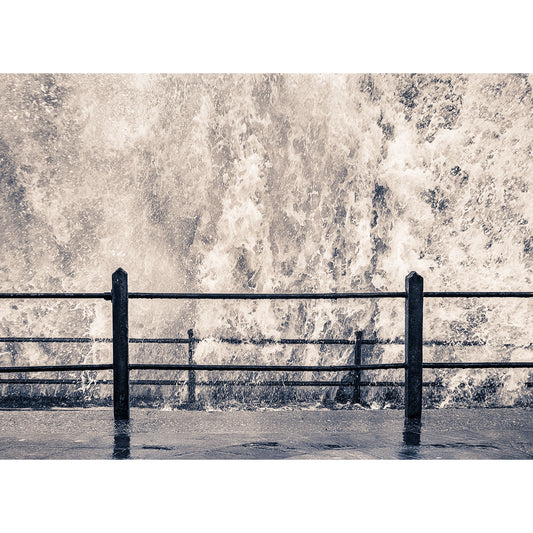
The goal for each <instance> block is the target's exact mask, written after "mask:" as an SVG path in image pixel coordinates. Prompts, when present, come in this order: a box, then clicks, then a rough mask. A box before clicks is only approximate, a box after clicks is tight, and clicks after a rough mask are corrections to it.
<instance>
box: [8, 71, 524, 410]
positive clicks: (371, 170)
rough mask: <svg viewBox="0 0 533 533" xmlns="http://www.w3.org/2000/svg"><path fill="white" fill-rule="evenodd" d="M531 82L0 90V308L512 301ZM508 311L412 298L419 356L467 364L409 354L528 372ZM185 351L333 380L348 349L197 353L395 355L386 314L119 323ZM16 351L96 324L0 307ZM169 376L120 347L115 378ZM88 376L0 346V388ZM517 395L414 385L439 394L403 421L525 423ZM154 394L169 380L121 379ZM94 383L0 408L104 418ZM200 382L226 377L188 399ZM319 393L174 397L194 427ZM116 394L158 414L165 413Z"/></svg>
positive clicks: (214, 312)
mask: <svg viewBox="0 0 533 533" xmlns="http://www.w3.org/2000/svg"><path fill="white" fill-rule="evenodd" d="M531 83H532V78H531V76H530V75H499V74H498V75H450V76H447V75H5V74H4V75H0V117H1V119H0V231H1V240H0V244H1V252H0V253H1V260H0V291H2V292H17V291H20V292H22V291H36V292H38V291H42V292H44V291H50V292H53V291H57V292H63V291H65V292H70V291H73V292H74V291H78V292H83V291H91V292H92V291H94V292H97V291H109V290H110V287H111V273H112V272H113V271H114V270H115V269H116V268H118V267H123V268H124V269H125V270H126V271H127V272H128V276H129V286H130V290H131V291H161V292H164V291H168V292H179V291H188V292H195V291H198V292H209V291H213V292H276V291H279V292H329V291H338V292H341V291H375V290H386V291H400V290H403V288H404V278H405V276H406V275H407V274H408V273H409V271H411V270H416V271H417V272H418V273H419V274H421V275H422V276H423V277H424V283H425V290H434V291H438V290H465V291H467V290H471V291H476V290H506V291H507V290H509V291H513V290H514V291H527V290H532V287H533V277H532V274H533V232H532V230H531V224H532V223H533V194H532V189H533V179H532V175H533V174H532V170H533V169H532V151H533V94H532V89H531ZM532 311H533V304H532V303H531V302H530V300H529V299H516V300H515V299H492V300H491V299H470V300H467V299H460V300H446V301H444V300H440V299H428V300H426V302H425V317H424V337H425V340H434V339H435V340H445V341H462V340H476V341H477V340H479V341H486V342H487V345H486V346H483V347H449V346H448V347H446V346H441V347H425V350H424V357H425V360H426V361H431V360H434V361H440V360H443V361H456V360H457V361H460V360H462V361H475V360H477V361H492V360H496V361H509V360H511V361H522V360H528V361H530V360H531V359H532V354H533V351H532V350H531V349H528V348H527V346H528V345H530V343H532V342H533V339H532V338H531V332H532V331H533V318H532V315H533V313H532ZM189 328H193V329H194V332H195V335H197V336H198V337H201V338H208V339H209V340H206V341H204V342H202V343H200V344H199V345H198V348H197V352H196V361H197V362H198V363H204V362H206V363H207V362H209V363H215V362H227V363H241V362H242V363H250V364H253V363H289V362H291V363H302V364H339V363H343V362H347V361H348V362H351V359H350V358H351V357H352V350H351V349H350V348H342V347H338V346H332V347H328V348H326V347H319V346H308V347H286V348H283V347H280V346H266V347H251V346H240V347H239V346H232V345H225V344H221V343H219V342H217V341H216V340H215V339H216V338H217V337H221V336H225V337H229V336H234V337H242V338H251V337H254V338H257V337H268V338H280V337H294V338H296V337H302V338H310V339H311V338H353V337H354V336H355V331H357V330H362V331H363V332H364V333H363V336H364V338H376V339H394V338H398V337H402V336H403V332H404V310H403V300H356V301H352V300H339V301H337V302H330V301H305V302H298V301H288V302H284V301H273V302H269V301H258V302H254V301H249V302H237V301H229V302H224V301H207V302H185V301H157V300H156V301H145V300H132V301H130V336H132V337H172V336H175V337H185V336H186V331H187V329H189ZM39 335H42V336H94V337H105V336H110V335H111V309H110V304H109V302H103V301H102V302H96V301H74V300H72V301H69V300H65V301H61V300H57V301H55V300H49V301H46V300H42V301H24V300H20V301H15V300H3V301H2V302H1V303H0V336H39ZM509 344H511V345H513V346H511V347H510V346H504V345H509ZM186 359H187V353H186V349H185V347H180V346H173V345H149V346H140V345H132V346H130V361H131V362H179V361H182V362H185V361H186ZM363 360H364V361H368V362H369V361H386V362H398V361H402V360H403V346H380V347H379V346H376V347H374V348H368V347H367V348H365V349H364V351H363ZM110 361H111V349H110V346H109V345H100V344H95V345H90V344H87V345H73V344H67V345H61V344H44V343H43V344H36V343H32V344H1V345H0V364H2V365H16V364H20V365H22V364H55V363H57V364H60V363H66V362H72V363H98V362H110ZM206 374H207V373H206ZM402 374H403V373H402V372H399V371H398V372H393V371H378V372H368V373H367V375H365V376H364V379H366V380H370V379H379V380H400V381H401V380H402V379H403V375H402ZM50 375H52V374H50ZM75 375H77V374H73V376H75ZM248 375H249V374H247V376H248ZM530 375H531V372H529V371H528V370H519V369H515V370H502V369H498V370H468V371H467V370H446V371H427V372H425V379H426V378H427V380H428V381H429V380H431V379H434V378H435V376H436V377H437V378H438V379H441V380H442V382H443V383H444V384H445V387H444V388H443V389H439V390H433V389H431V390H428V389H425V395H426V401H427V402H428V403H429V404H431V405H436V406H448V405H466V404H467V405H474V404H476V405H524V404H526V405H531V402H532V397H531V392H530V391H531V389H527V388H526V387H525V382H526V381H527V380H528V379H529V380H531V377H530ZM169 376H175V377H176V378H178V377H179V376H180V374H178V373H174V374H172V373H161V372H159V373H156V372H153V373H152V374H150V373H147V372H143V373H142V374H141V373H138V374H136V373H134V372H132V376H131V377H132V379H137V378H145V377H154V378H155V377H161V378H165V379H169ZM61 377H65V375H64V374H63V375H62V376H61ZM96 377H101V378H105V377H109V376H108V375H107V374H106V373H86V374H85V376H84V382H83V384H82V386H81V389H80V388H79V387H78V388H77V389H76V387H72V386H71V387H70V388H69V387H67V386H46V387H40V388H39V389H38V390H37V389H36V388H35V389H34V388H31V389H30V387H29V386H28V387H23V386H19V385H17V386H14V385H2V386H1V389H2V390H1V391H0V393H1V394H2V395H4V396H5V395H7V396H9V395H17V394H22V393H24V394H26V395H29V396H41V395H43V394H44V393H45V392H46V393H47V394H49V395H52V396H53V395H56V396H57V395H60V396H61V395H63V396H66V397H69V396H70V397H74V396H76V395H78V396H79V395H81V397H83V398H85V399H87V400H88V401H89V400H98V399H102V398H106V397H109V395H110V393H111V390H110V388H109V387H106V386H97V385H94V384H91V379H94V378H96ZM210 377H211V378H216V377H219V378H221V379H239V378H241V379H242V378H243V377H244V375H241V376H239V375H236V374H227V373H225V374H223V373H219V374H216V373H210V374H209V375H203V376H202V375H201V374H200V373H199V378H198V379H202V380H203V379H204V378H205V379H206V380H207V379H208V378H210ZM262 377H265V376H256V377H254V376H252V378H253V379H260V378H262ZM277 377H279V375H278V374H276V375H272V376H268V379H276V378H277ZM292 377H293V378H294V379H305V378H306V377H308V378H309V379H311V374H309V375H306V376H303V375H294V376H292ZM316 377H317V378H318V377H322V378H324V379H327V378H334V377H335V378H339V379H340V377H341V375H336V374H335V373H331V374H329V375H328V374H325V375H321V376H316ZM335 392H336V390H335V389H333V388H332V389H329V390H326V391H324V390H322V389H318V390H311V389H309V388H305V389H297V388H295V389H294V390H292V389H291V390H287V389H285V388H283V389H271V388H269V387H264V388H260V387H254V388H250V389H244V388H242V387H227V386H226V387H225V388H224V387H214V388H201V389H200V388H199V390H198V394H199V397H200V399H201V400H202V401H203V402H204V403H205V404H206V405H212V406H218V405H225V404H227V403H228V402H230V403H231V402H236V403H243V402H249V401H264V402H271V401H275V402H281V403H284V402H291V401H300V400H305V401H315V400H316V401H319V400H324V399H328V398H330V399H332V398H333V397H334V395H335ZM401 394H402V390H401V388H398V389H397V390H396V389H392V388H391V389H382V388H377V387H376V388H374V387H373V388H371V389H368V390H365V391H364V392H363V398H364V399H366V402H367V403H368V404H369V405H374V406H387V405H392V406H396V405H400V403H401ZM136 395H137V396H139V397H141V396H142V397H143V398H146V399H147V401H150V400H154V401H161V402H162V403H163V404H165V405H167V404H168V405H179V404H180V403H181V402H182V401H184V399H185V397H186V391H185V388H184V387H145V388H142V389H141V388H136V389H134V390H132V396H133V397H135V396H136Z"/></svg>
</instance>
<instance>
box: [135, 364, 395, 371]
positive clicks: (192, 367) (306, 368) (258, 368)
mask: <svg viewBox="0 0 533 533" xmlns="http://www.w3.org/2000/svg"><path fill="white" fill-rule="evenodd" d="M398 368H405V363H377V364H369V365H331V366H323V365H293V366H287V365H188V364H166V363H146V364H145V363H140V364H131V365H130V370H208V371H210V370H222V371H234V370H239V371H249V372H278V371H281V372H340V371H350V370H381V369H383V370H385V369H398Z"/></svg>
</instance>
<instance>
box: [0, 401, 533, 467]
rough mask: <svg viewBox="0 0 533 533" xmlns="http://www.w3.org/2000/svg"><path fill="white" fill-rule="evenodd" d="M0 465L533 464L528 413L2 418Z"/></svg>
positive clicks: (532, 423) (35, 414) (102, 413)
mask: <svg viewBox="0 0 533 533" xmlns="http://www.w3.org/2000/svg"><path fill="white" fill-rule="evenodd" d="M0 458H1V459H111V458H113V459H531V458H533V411H532V410H530V409H441V410H426V411H425V412H424V414H423V419H422V422H419V421H412V420H404V418H403V412H402V411H400V410H383V411H377V410H375V411H374V410H362V409H361V410H327V409H317V410H292V411H288V410H279V411H276V410H271V411H211V412H206V411H161V410H154V409H133V410H132V418H131V421H130V422H113V420H112V412H111V410H109V409H55V410H47V411H32V410H3V411H0Z"/></svg>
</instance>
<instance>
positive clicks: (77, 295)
mask: <svg viewBox="0 0 533 533" xmlns="http://www.w3.org/2000/svg"><path fill="white" fill-rule="evenodd" d="M406 296H407V295H406V293H405V292H399V291H396V292H394V291H393V292H318V293H281V292H280V293H276V292H274V293H248V292H244V293H224V292H219V293H201V292H130V293H129V294H128V298H133V299H152V300H154V299H157V300H168V299H170V300H338V299H347V298H348V299H351V298H353V299H361V298H363V299H365V298H369V299H371V298H406ZM424 297H425V298H533V292H519V291H448V292H447V291H428V292H424ZM2 298H3V299H48V298H59V299H61V298H65V299H104V300H111V293H110V292H62V293H61V292H2V293H0V299H2Z"/></svg>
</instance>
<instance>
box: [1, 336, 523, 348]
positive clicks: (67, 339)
mask: <svg viewBox="0 0 533 533" xmlns="http://www.w3.org/2000/svg"><path fill="white" fill-rule="evenodd" d="M209 340H212V341H214V342H224V343H228V344H236V345H238V344H251V345H258V346H261V345H266V344H324V345H346V346H354V345H355V344H357V341H356V340H353V339H239V338H232V337H218V338H213V339H211V338H209V337H206V338H203V339H200V338H196V337H193V338H191V339H189V338H179V337H177V338H157V339H143V338H130V339H129V342H130V344H188V343H189V342H190V341H193V342H202V341H209ZM0 342H5V343H9V342H14V343H18V342H21V343H22V342H45V343H46V342H48V343H56V342H57V343H91V342H94V343H112V342H113V339H112V338H110V337H0ZM360 342H361V344H365V345H376V344H383V345H387V344H397V345H401V346H403V344H404V341H403V340H402V339H361V341H360ZM423 344H424V346H494V347H502V348H524V349H533V344H524V345H517V344H510V343H503V344H488V343H487V342H485V341H443V340H431V341H424V342H423Z"/></svg>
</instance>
